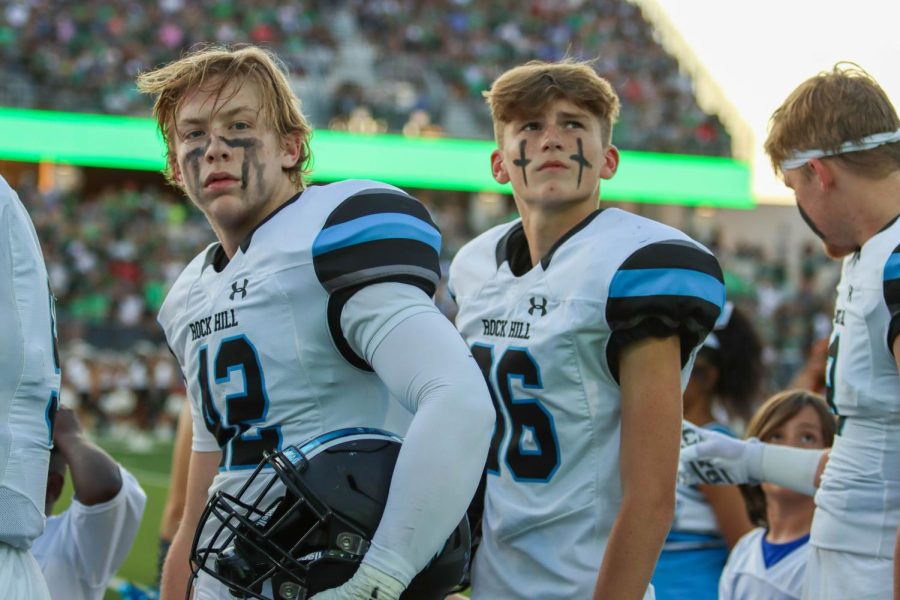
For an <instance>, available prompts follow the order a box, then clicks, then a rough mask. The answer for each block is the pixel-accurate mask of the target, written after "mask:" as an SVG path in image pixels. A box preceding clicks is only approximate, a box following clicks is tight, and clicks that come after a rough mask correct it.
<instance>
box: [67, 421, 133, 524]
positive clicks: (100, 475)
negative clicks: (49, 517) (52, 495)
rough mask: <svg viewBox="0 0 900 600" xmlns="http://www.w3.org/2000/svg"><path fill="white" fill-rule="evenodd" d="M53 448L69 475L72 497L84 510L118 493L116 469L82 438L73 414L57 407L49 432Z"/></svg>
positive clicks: (92, 445)
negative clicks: (59, 455) (62, 460)
mask: <svg viewBox="0 0 900 600" xmlns="http://www.w3.org/2000/svg"><path fill="white" fill-rule="evenodd" d="M53 444H54V447H55V448H57V449H58V450H59V452H60V454H62V456H63V458H64V459H65V461H66V464H67V465H68V466H69V472H70V473H71V474H72V488H73V489H74V490H75V497H76V498H78V501H79V502H81V503H82V504H84V505H86V506H92V505H94V504H100V503H102V502H108V501H110V500H112V499H113V498H115V496H116V494H118V493H119V490H121V489H122V475H121V473H120V472H119V465H118V464H117V463H116V461H114V460H113V459H112V457H111V456H110V455H109V454H107V453H106V452H105V451H104V450H103V449H102V448H99V447H98V446H96V445H95V444H93V443H92V442H91V441H90V440H88V439H87V438H86V437H85V436H84V432H83V431H82V430H81V425H80V424H79V423H78V418H77V417H76V416H75V413H74V412H73V411H72V410H71V409H69V408H64V407H60V409H59V411H58V412H57V413H56V421H55V423H54V428H53Z"/></svg>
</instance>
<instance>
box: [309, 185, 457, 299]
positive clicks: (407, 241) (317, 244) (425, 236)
mask: <svg viewBox="0 0 900 600" xmlns="http://www.w3.org/2000/svg"><path fill="white" fill-rule="evenodd" d="M440 251H441V232H440V231H439V230H438V228H437V226H436V225H435V224H434V222H433V221H432V220H431V216H430V215H429V214H428V211H427V210H426V209H425V207H424V206H422V204H421V203H420V202H419V201H418V200H416V199H415V198H413V197H411V196H408V195H407V194H404V193H403V192H400V191H394V190H390V189H384V188H375V189H372V190H366V191H363V192H359V193H357V194H354V195H353V196H351V197H349V198H347V199H346V200H344V201H343V202H342V203H341V204H340V205H339V206H338V207H337V208H336V209H334V211H333V212H332V213H331V215H329V217H328V219H327V220H326V221H325V225H324V226H323V227H322V230H321V231H320V232H319V235H318V236H316V239H315V241H314V242H313V248H312V254H313V262H314V264H315V269H316V275H317V276H318V278H319V281H320V282H321V283H322V285H323V286H325V289H326V290H328V291H329V292H330V293H334V292H336V291H338V290H341V289H346V288H350V287H358V286H360V285H361V284H366V283H372V282H376V281H401V282H403V283H410V284H412V285H415V286H418V287H420V288H422V289H423V290H425V292H426V293H428V294H429V295H432V294H434V291H435V289H436V287H437V283H438V281H439V280H440V278H441V269H440V264H439V261H438V259H439V256H440Z"/></svg>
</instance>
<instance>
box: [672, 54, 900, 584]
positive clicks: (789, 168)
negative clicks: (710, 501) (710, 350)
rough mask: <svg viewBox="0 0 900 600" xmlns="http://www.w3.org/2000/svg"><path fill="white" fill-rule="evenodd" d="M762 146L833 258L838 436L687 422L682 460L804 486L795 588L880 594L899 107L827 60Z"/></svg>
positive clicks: (894, 409) (896, 459) (898, 520)
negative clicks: (787, 441) (776, 436)
mask: <svg viewBox="0 0 900 600" xmlns="http://www.w3.org/2000/svg"><path fill="white" fill-rule="evenodd" d="M765 148H766V152H767V153H768V155H769V157H770V158H771V160H772V164H773V165H774V167H775V170H776V171H777V172H779V173H781V174H782V176H783V177H784V182H785V184H786V185H787V186H788V187H790V188H791V189H792V190H793V192H794V196H795V198H796V201H797V207H798V209H799V210H800V214H801V215H802V216H803V218H804V220H805V221H806V222H807V224H808V225H809V227H810V228H811V229H812V230H813V232H814V233H815V234H816V235H817V236H819V237H820V238H821V239H822V242H823V244H824V247H825V251H826V253H827V254H828V255H829V256H831V257H833V258H842V259H843V268H842V271H841V279H840V282H839V283H838V287H837V301H836V303H835V313H834V320H833V323H834V329H833V331H832V334H831V340H830V343H829V349H828V365H827V369H826V385H827V389H826V397H827V399H828V402H829V403H830V404H831V406H832V408H833V409H834V411H835V412H836V413H837V415H838V418H839V424H838V435H837V436H836V437H835V441H834V446H833V448H832V449H831V451H830V454H829V453H828V452H823V451H819V450H803V449H795V448H783V447H778V446H769V445H766V444H762V443H759V442H745V443H742V442H738V441H735V440H723V439H721V438H720V437H719V436H717V435H715V433H714V432H700V434H699V437H693V438H692V440H693V441H696V440H697V439H702V440H703V441H701V442H700V443H698V444H692V445H691V446H690V447H688V448H686V449H685V451H684V459H685V461H686V462H688V463H690V461H692V460H694V459H702V461H705V464H706V465H708V466H710V467H712V468H714V469H718V470H721V471H723V472H726V473H729V476H730V478H731V479H732V481H735V482H742V481H743V482H746V481H754V482H759V481H769V482H772V483H777V484H780V485H783V486H785V487H790V488H792V489H796V490H798V491H804V492H806V493H808V494H810V495H812V494H815V500H816V511H815V515H814V517H813V524H812V532H811V536H810V544H811V546H812V552H811V553H810V558H809V564H808V565H807V569H806V579H805V583H804V592H803V597H804V598H809V599H813V598H815V599H820V598H856V599H860V600H863V599H868V598H887V597H890V595H891V593H892V587H893V584H892V581H893V573H892V571H893V568H892V556H893V553H894V546H895V536H896V533H897V527H898V525H900V483H898V481H900V402H898V398H900V379H898V361H900V341H898V335H897V334H898V332H900V222H898V220H897V216H898V215H900V119H898V116H897V112H896V110H895V109H894V107H893V105H892V103H891V100H890V98H888V96H887V94H886V93H885V92H884V90H883V89H882V88H881V87H880V86H879V85H878V83H877V82H876V81H875V80H874V79H873V78H872V77H871V76H870V75H869V74H868V73H866V72H865V71H863V70H862V69H861V68H859V67H858V66H856V65H853V64H846V63H845V64H838V65H835V67H834V68H833V69H832V70H831V71H826V72H823V73H820V74H819V75H816V76H814V77H812V78H810V79H808V80H806V81H804V82H803V83H801V84H800V85H799V86H798V87H797V88H796V89H795V90H794V91H793V92H792V93H791V94H790V95H789V96H788V98H787V99H786V100H785V101H784V103H783V104H782V105H781V106H780V107H779V108H778V109H777V110H776V111H775V113H774V114H773V116H772V121H771V128H770V132H769V136H768V138H767V140H766V144H765ZM826 461H827V465H826ZM823 469H824V472H823ZM687 471H689V472H693V473H701V472H702V469H696V470H694V469H691V468H690V465H688V469H687ZM817 485H818V491H816V486H817Z"/></svg>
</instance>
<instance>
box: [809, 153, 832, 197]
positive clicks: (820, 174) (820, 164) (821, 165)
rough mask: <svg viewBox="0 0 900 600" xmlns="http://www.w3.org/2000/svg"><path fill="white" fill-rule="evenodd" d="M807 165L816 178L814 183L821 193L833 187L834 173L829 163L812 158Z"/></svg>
mask: <svg viewBox="0 0 900 600" xmlns="http://www.w3.org/2000/svg"><path fill="white" fill-rule="evenodd" d="M808 164H809V168H810V169H812V172H813V176H814V177H815V178H816V183H817V184H818V185H819V188H821V190H822V191H823V192H824V191H825V190H827V189H829V188H830V187H832V186H833V185H834V172H833V171H832V169H831V165H830V164H829V163H826V162H825V161H823V160H822V159H820V158H812V159H810V161H809V163H808Z"/></svg>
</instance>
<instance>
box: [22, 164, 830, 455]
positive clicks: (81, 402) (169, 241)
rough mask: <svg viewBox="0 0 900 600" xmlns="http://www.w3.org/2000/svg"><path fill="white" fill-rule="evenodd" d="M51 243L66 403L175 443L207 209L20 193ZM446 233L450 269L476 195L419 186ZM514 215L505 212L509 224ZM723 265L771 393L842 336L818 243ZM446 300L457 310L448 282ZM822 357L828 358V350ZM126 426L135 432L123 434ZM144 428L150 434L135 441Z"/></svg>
mask: <svg viewBox="0 0 900 600" xmlns="http://www.w3.org/2000/svg"><path fill="white" fill-rule="evenodd" d="M19 192H20V196H21V198H22V201H23V202H24V203H25V205H26V207H27V208H28V209H29V212H30V213H31V215H32V218H33V220H34V223H35V227H36V229H37V232H38V235H39V237H40V239H41V243H42V246H43V250H44V254H45V259H46V264H47V268H48V271H49V273H50V278H51V285H52V286H53V291H54V294H55V295H56V297H57V327H58V334H59V340H60V350H61V355H62V357H63V360H64V369H63V386H64V391H63V401H64V402H65V403H67V404H69V405H73V406H77V407H78V408H79V410H80V412H81V415H82V418H83V419H84V420H85V421H86V422H87V423H88V424H89V426H92V427H93V428H95V429H99V430H107V431H108V432H109V433H111V434H115V433H117V432H120V433H122V435H123V437H127V439H128V441H129V443H131V444H134V445H137V446H139V447H140V446H141V445H144V444H145V443H146V439H144V437H142V435H143V436H145V437H147V436H154V435H159V436H163V437H169V436H171V433H172V428H173V426H174V422H175V418H176V416H177V412H178V410H179V408H180V405H181V402H182V400H183V397H184V389H183V381H182V378H181V374H180V372H179V371H178V368H177V365H176V364H175V363H174V361H173V359H172V356H171V354H170V353H169V351H168V348H167V347H166V345H165V341H164V338H163V337H162V334H161V332H160V330H159V327H158V326H157V324H156V313H157V311H158V310H159V307H160V304H161V302H162V300H163V298H164V296H165V293H166V291H167V290H168V288H169V287H170V286H171V284H172V283H173V282H174V279H175V278H176V277H177V275H178V274H179V273H180V272H181V270H182V269H183V268H184V267H185V266H186V265H187V263H188V261H190V260H191V259H192V258H193V257H194V256H195V255H196V254H197V253H198V252H199V251H200V250H202V248H204V247H205V246H206V245H207V244H209V243H211V242H212V241H213V238H212V233H211V232H210V230H209V226H208V225H207V224H206V222H205V220H204V218H203V216H202V214H201V213H200V212H199V211H198V210H196V209H195V208H193V207H191V206H189V205H187V204H185V201H184V200H183V199H181V198H180V197H179V196H178V195H177V193H176V192H175V190H173V189H170V188H162V189H161V188H157V187H145V188H141V187H139V186H138V185H136V184H132V183H125V184H124V185H117V186H115V187H110V188H108V189H105V190H102V191H101V192H99V193H97V194H94V195H87V196H86V195H84V194H82V193H79V192H72V193H61V192H50V193H41V192H39V191H38V190H37V189H36V187H35V186H33V185H29V184H28V183H27V182H26V183H24V184H23V185H20V186H19ZM413 193H414V194H416V195H417V196H418V197H419V198H420V199H422V201H423V202H425V204H426V205H427V206H428V207H429V210H431V212H432V215H433V217H434V219H435V221H436V223H437V224H438V225H439V226H440V227H441V230H442V232H443V235H444V245H443V247H444V252H445V255H444V257H443V258H444V261H445V264H444V273H445V274H446V268H447V265H449V260H450V258H452V256H453V254H454V253H455V252H456V250H457V249H458V248H459V247H460V246H461V245H462V244H463V243H465V242H466V241H467V240H468V239H470V238H471V237H473V236H474V235H475V234H477V233H478V232H479V231H480V230H481V229H483V228H484V227H486V226H489V225H492V224H494V223H481V224H480V226H479V231H476V230H475V228H474V227H473V225H472V224H471V223H472V220H471V219H469V218H468V217H467V215H468V214H469V213H470V212H471V208H472V207H471V205H470V204H468V203H470V202H474V199H473V198H471V197H470V198H468V200H465V201H461V200H460V198H456V197H453V198H448V197H447V194H448V193H447V192H439V191H435V190H413ZM507 216H508V215H507V214H506V213H504V212H498V213H497V216H496V220H497V222H500V221H501V220H505V219H506V218H507ZM704 241H705V242H706V243H707V244H708V245H709V246H710V248H711V249H713V250H714V251H715V252H716V254H717V256H718V257H719V259H720V262H721V264H722V266H723V269H724V270H725V273H726V287H727V288H728V294H729V298H730V299H731V300H733V301H734V302H735V303H736V304H738V305H739V306H741V307H742V308H744V309H745V311H746V314H748V315H750V316H751V317H753V320H754V322H755V324H756V326H757V328H758V329H759V331H760V334H761V336H762V337H763V340H764V342H765V347H766V350H765V361H766V363H767V365H768V367H769V369H768V379H769V381H768V386H764V387H768V388H770V389H773V390H774V389H781V388H783V387H785V386H786V385H787V384H788V383H789V382H791V381H792V380H793V378H794V377H796V376H798V374H800V373H801V371H802V370H803V368H804V367H805V366H806V365H807V361H808V359H809V357H810V356H813V357H815V356H819V355H821V351H822V350H823V349H824V346H823V344H824V342H823V340H824V338H825V337H827V335H828V333H829V331H830V318H831V314H832V310H833V309H832V305H831V298H833V295H834V294H833V290H834V285H835V283H836V281H837V277H838V275H839V263H838V262H836V261H830V260H828V259H826V258H824V256H823V254H822V252H821V250H820V249H819V248H818V247H815V245H814V244H809V245H807V246H804V247H803V248H802V250H801V252H800V254H799V255H797V256H785V255H783V254H782V253H779V252H775V251H773V250H772V249H769V248H763V247H760V246H756V245H752V244H739V245H737V246H736V247H733V248H725V247H720V246H719V245H718V244H717V242H716V240H715V239H711V240H704ZM436 300H437V302H438V304H439V306H440V307H441V309H442V310H443V311H444V312H445V313H446V314H448V316H451V317H452V315H453V312H454V309H455V307H454V305H453V302H452V300H451V299H450V298H449V295H448V294H447V293H446V288H445V287H444V286H442V287H440V288H439V290H438V293H437V297H436ZM816 350H818V351H819V354H818V355H817V354H816ZM122 426H124V428H123V427H122ZM135 432H138V433H137V434H135Z"/></svg>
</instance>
